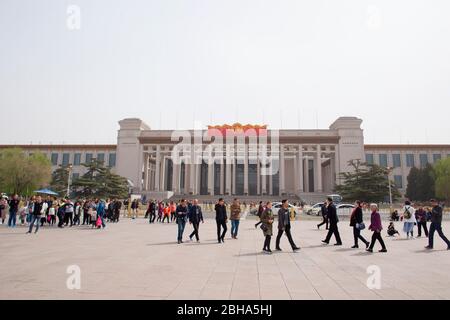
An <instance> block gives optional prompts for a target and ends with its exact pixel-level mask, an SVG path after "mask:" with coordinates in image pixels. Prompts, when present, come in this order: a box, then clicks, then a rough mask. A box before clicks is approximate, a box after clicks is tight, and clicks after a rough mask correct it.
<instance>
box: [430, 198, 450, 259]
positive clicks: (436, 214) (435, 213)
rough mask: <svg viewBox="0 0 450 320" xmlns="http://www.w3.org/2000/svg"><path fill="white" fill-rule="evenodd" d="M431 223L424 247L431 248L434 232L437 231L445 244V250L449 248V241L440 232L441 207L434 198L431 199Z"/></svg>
mask: <svg viewBox="0 0 450 320" xmlns="http://www.w3.org/2000/svg"><path fill="white" fill-rule="evenodd" d="M430 202H431V206H432V207H433V208H432V209H431V225H430V232H429V234H428V246H426V247H425V249H430V250H431V249H433V242H434V232H435V231H437V233H438V235H439V237H441V239H442V240H444V242H445V243H446V244H447V250H450V241H449V240H448V239H447V237H446V236H445V235H444V233H443V232H442V207H441V206H440V205H439V204H438V202H437V201H436V200H435V199H431V200H430Z"/></svg>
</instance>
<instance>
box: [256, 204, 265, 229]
mask: <svg viewBox="0 0 450 320" xmlns="http://www.w3.org/2000/svg"><path fill="white" fill-rule="evenodd" d="M263 212H264V206H263V202H262V201H260V202H259V206H258V213H257V215H258V218H259V222H257V223H256V224H255V229H256V228H258V226H259V225H260V224H261V223H262V221H261V215H262V214H263Z"/></svg>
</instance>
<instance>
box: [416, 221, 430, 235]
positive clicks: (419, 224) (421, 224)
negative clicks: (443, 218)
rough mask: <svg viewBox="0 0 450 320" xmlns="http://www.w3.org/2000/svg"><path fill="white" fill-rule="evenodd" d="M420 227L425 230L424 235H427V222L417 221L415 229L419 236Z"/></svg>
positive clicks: (420, 233)
mask: <svg viewBox="0 0 450 320" xmlns="http://www.w3.org/2000/svg"><path fill="white" fill-rule="evenodd" d="M422 228H423V231H424V232H425V237H428V228H427V223H426V222H417V231H418V233H419V234H418V235H419V237H421V236H422Z"/></svg>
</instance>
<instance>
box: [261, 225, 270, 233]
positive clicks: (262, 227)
mask: <svg viewBox="0 0 450 320" xmlns="http://www.w3.org/2000/svg"><path fill="white" fill-rule="evenodd" d="M260 228H261V230H262V231H264V232H266V231H267V230H269V228H268V227H267V226H266V225H265V224H264V223H263V224H261V226H260Z"/></svg>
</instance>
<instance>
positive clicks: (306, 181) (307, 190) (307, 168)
mask: <svg viewBox="0 0 450 320" xmlns="http://www.w3.org/2000/svg"><path fill="white" fill-rule="evenodd" d="M304 161H305V192H311V191H310V189H309V157H308V156H306V158H305V160H304Z"/></svg>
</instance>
